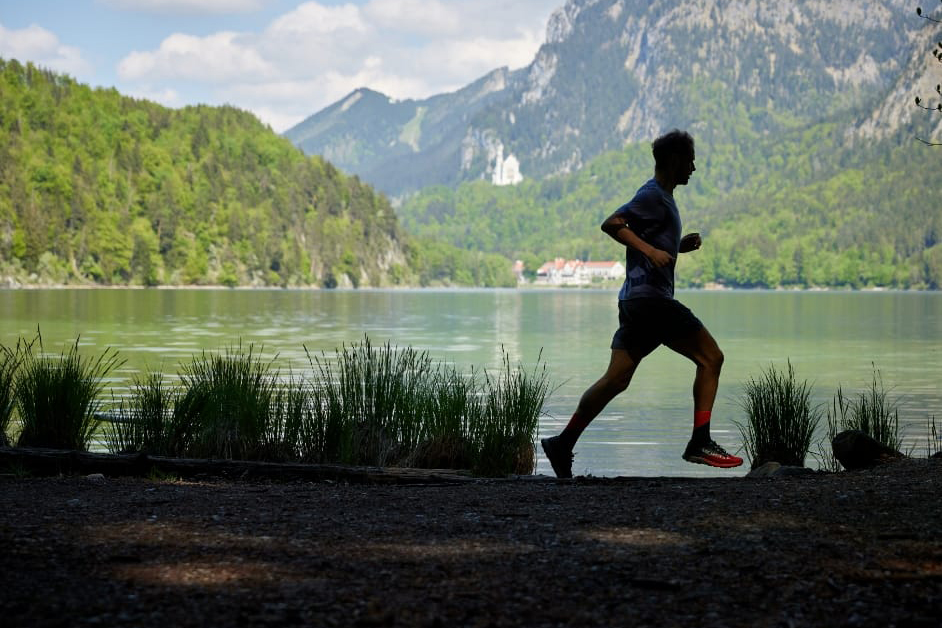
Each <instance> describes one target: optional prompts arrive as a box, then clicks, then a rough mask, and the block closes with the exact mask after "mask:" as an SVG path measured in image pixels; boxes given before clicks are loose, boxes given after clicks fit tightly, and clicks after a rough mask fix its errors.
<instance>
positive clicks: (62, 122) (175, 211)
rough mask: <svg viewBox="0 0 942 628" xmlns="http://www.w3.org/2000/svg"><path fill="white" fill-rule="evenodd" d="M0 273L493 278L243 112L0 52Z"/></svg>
mask: <svg viewBox="0 0 942 628" xmlns="http://www.w3.org/2000/svg"><path fill="white" fill-rule="evenodd" d="M0 281H2V282H3V284H5V285H14V286H15V285H17V284H22V283H29V284H50V283H51V284H94V285H129V284H134V285H146V286H153V285H158V284H187V285H199V284H223V285H229V286H236V285H250V286H323V287H335V286H386V285H429V284H450V283H455V282H461V283H465V284H470V285H506V284H508V283H512V281H513V276H512V274H511V272H510V268H509V263H507V261H506V260H505V259H503V258H501V257H498V256H493V255H490V256H489V255H486V254H482V253H479V252H467V251H462V250H457V249H455V248H454V247H451V246H449V245H447V244H442V243H437V242H428V241H426V240H422V239H416V238H410V237H408V236H407V235H406V234H405V233H404V232H403V231H402V229H401V228H400V226H399V223H398V220H397V217H396V215H395V213H394V211H393V209H392V207H391V206H390V204H389V201H388V200H387V198H386V197H385V196H383V195H382V194H379V193H377V192H376V191H375V190H373V189H372V188H371V187H370V186H368V185H366V184H365V183H363V182H362V181H360V180H359V179H358V178H357V177H351V176H347V175H344V174H342V173H341V172H340V171H339V170H337V168H335V167H334V166H333V165H331V164H330V163H328V162H327V161H325V160H323V159H322V158H320V157H307V156H305V155H304V154H303V153H302V152H301V151H300V150H298V149H297V148H296V147H294V146H293V145H292V144H291V143H290V142H289V141H288V140H286V139H285V138H283V137H280V136H278V135H277V134H275V133H274V132H272V131H271V129H270V128H268V127H267V126H265V125H263V124H262V123H261V122H259V121H258V119H257V118H255V117H254V116H253V115H251V114H250V113H247V112H245V111H240V110H238V109H235V108H233V107H205V106H199V107H185V108H183V109H179V110H173V109H168V108H165V107H161V106H160V105H157V104H154V103H151V102H147V101H143V100H136V99H133V98H129V97H126V96H122V95H121V94H119V93H118V92H117V91H115V90H103V89H94V90H93V89H91V88H89V87H88V86H86V85H82V84H80V83H77V82H76V81H74V80H73V79H71V78H69V77H67V76H63V75H59V74H56V73H53V72H50V71H48V70H43V69H39V68H37V67H35V66H34V65H32V64H31V63H26V64H22V63H20V62H19V61H17V60H8V61H5V60H3V59H0Z"/></svg>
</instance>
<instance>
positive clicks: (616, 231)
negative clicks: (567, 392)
mask: <svg viewBox="0 0 942 628" xmlns="http://www.w3.org/2000/svg"><path fill="white" fill-rule="evenodd" d="M651 148H652V152H653V153H654V163H655V165H654V178H653V179H651V180H650V181H648V182H647V183H645V184H644V185H643V186H642V187H641V189H639V190H638V191H637V193H636V194H635V196H634V198H633V199H631V201H629V202H628V203H626V204H625V205H622V206H621V207H619V208H618V209H617V210H615V213H613V214H612V215H611V216H609V217H608V218H607V219H606V220H605V222H603V223H602V231H604V232H605V233H607V234H608V235H609V236H611V237H612V238H614V239H615V240H617V241H618V242H619V243H620V244H623V245H624V246H625V248H626V251H627V260H628V263H627V272H626V277H625V283H624V285H623V286H622V288H621V291H620V292H619V293H618V322H619V328H618V331H616V332H615V335H614V337H613V338H612V345H611V348H612V356H611V361H610V362H609V365H608V370H606V371H605V374H604V375H603V376H602V378H601V379H599V380H598V381H597V382H595V383H594V384H592V386H590V387H589V389H588V390H586V391H585V393H584V394H583V395H582V398H581V399H580V400H579V405H578V407H577V408H576V412H575V414H573V415H572V418H571V419H570V420H569V424H568V425H566V427H565V428H564V429H563V431H562V432H561V433H560V434H559V435H558V436H553V437H551V438H544V439H543V440H542V441H541V442H542V445H543V451H544V452H545V453H546V457H547V458H548V459H549V461H550V464H552V465H553V471H555V472H556V476H557V477H560V478H571V477H572V458H573V453H572V450H573V447H574V446H575V444H576V441H577V440H578V438H579V436H580V435H581V434H582V432H583V430H585V428H586V426H588V424H589V423H590V422H591V421H592V419H594V418H595V417H596V416H598V414H599V413H600V412H601V411H602V409H603V408H605V406H606V405H607V404H608V402H609V401H611V400H612V399H614V398H615V396H616V395H618V394H619V393H620V392H622V391H623V390H625V389H626V388H627V387H628V384H629V383H630V382H631V377H632V375H634V372H635V369H636V368H637V367H638V364H639V363H640V362H641V360H642V359H643V358H644V357H645V356H646V355H648V354H649V353H651V352H652V351H654V349H656V348H657V347H658V346H659V345H662V344H663V345H666V346H667V347H669V348H670V349H673V350H674V351H676V352H677V353H679V354H681V355H683V356H686V357H687V358H690V359H691V360H692V361H693V362H694V363H695V364H696V365H697V374H696V377H695V378H694V382H693V407H694V419H693V435H692V436H691V438H690V442H689V443H688V444H687V448H686V450H685V451H684V454H683V458H684V460H687V461H688V462H696V463H699V464H706V465H710V466H713V467H737V466H739V465H741V464H742V458H739V457H737V456H732V455H730V454H728V453H727V452H726V451H725V450H724V449H723V448H722V447H720V446H719V445H717V444H716V443H715V442H714V441H713V440H712V439H711V438H710V414H711V412H712V410H713V401H714V399H715V398H716V390H717V387H718V385H719V378H720V370H721V368H722V366H723V352H722V351H720V348H719V346H717V344H716V340H714V339H713V336H711V335H710V332H709V331H707V329H706V327H704V326H703V323H701V322H700V320H699V319H698V318H697V317H696V316H694V314H693V313H692V312H691V311H690V310H689V309H687V308H686V307H685V306H684V305H682V304H681V303H680V302H679V301H677V300H676V299H674V265H675V263H676V260H677V255H678V254H679V253H689V252H690V251H695V250H697V249H699V248H700V244H701V240H700V235H699V234H698V233H690V234H687V235H685V236H683V237H681V221H680V214H679V213H678V211H677V205H676V204H675V203H674V197H673V193H674V188H676V187H677V186H678V185H686V184H687V182H688V181H689V180H690V175H692V174H693V173H694V171H695V170H696V167H695V166H694V159H695V151H694V142H693V138H692V137H691V136H690V135H689V134H688V133H686V132H683V131H678V130H674V131H671V132H670V133H667V134H666V135H663V136H661V137H659V138H657V139H656V140H654V142H653V143H652V145H651Z"/></svg>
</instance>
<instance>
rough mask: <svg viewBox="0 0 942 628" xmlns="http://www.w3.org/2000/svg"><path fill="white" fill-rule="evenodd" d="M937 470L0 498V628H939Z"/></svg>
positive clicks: (113, 488) (6, 489)
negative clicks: (0, 625)
mask: <svg viewBox="0 0 942 628" xmlns="http://www.w3.org/2000/svg"><path fill="white" fill-rule="evenodd" d="M940 488H942V462H936V461H932V462H930V461H925V460H906V461H902V462H898V463H894V464H889V465H885V466H883V467H880V468H878V469H874V470H870V471H862V472H853V473H851V472H845V473H838V474H823V473H816V474H810V475H807V476H794V477H780V478H764V479H746V478H743V477H742V475H741V474H739V475H737V476H736V477H730V478H724V479H684V478H617V479H598V478H581V479H579V478H577V479H575V480H572V481H558V480H555V479H550V478H532V479H516V480H506V481H475V482H466V483H461V484H435V483H430V484H424V485H423V484H419V485H415V484H412V485H369V484H348V483H340V482H287V483H279V482H265V483H260V482H230V481H211V482H178V481H155V480H146V479H133V478H109V477H102V476H92V477H64V478H25V479H23V478H16V477H10V476H6V477H2V478H0V548H2V550H0V618H2V619H0V623H2V625H3V626H5V627H7V628H14V627H20V626H22V627H30V628H39V627H42V626H139V627H143V628H171V627H178V626H266V625H272V626H724V627H727V626H733V627H736V626H744V627H746V626H749V627H756V626H770V627H771V626H775V627H779V626H781V627H783V628H784V627H793V626H881V627H885V626H913V627H915V626H925V627H927V628H928V627H930V626H931V627H933V628H934V627H936V626H939V625H942V537H940V533H942V502H940V499H939V498H940Z"/></svg>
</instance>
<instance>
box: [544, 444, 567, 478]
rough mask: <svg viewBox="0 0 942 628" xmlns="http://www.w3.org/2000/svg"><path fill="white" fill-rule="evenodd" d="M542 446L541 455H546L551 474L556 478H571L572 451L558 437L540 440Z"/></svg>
mask: <svg viewBox="0 0 942 628" xmlns="http://www.w3.org/2000/svg"><path fill="white" fill-rule="evenodd" d="M540 444H541V445H543V453H545V454H546V457H547V459H548V460H549V461H550V464H551V465H553V472H554V473H555V474H556V477H558V478H571V477H572V458H573V454H572V450H571V449H569V448H568V447H566V445H565V444H563V442H562V441H561V440H560V439H559V436H552V437H550V438H544V439H541V440H540Z"/></svg>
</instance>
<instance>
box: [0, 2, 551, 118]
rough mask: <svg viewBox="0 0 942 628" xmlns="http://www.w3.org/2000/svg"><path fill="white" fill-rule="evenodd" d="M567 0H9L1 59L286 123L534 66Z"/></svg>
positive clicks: (2, 10)
mask: <svg viewBox="0 0 942 628" xmlns="http://www.w3.org/2000/svg"><path fill="white" fill-rule="evenodd" d="M563 2H564V0H509V1H508V0H340V1H338V0H316V1H311V2H300V1H298V0H0V57H3V58H7V59H9V58H16V59H19V60H20V61H32V62H33V63H36V64H38V65H40V66H43V67H46V68H50V69H53V70H55V71H58V72H65V73H67V74H69V75H71V76H73V77H75V78H76V79H77V80H79V81H81V82H83V83H88V84H90V85H94V86H104V87H112V86H113V87H116V88H117V89H118V91H120V92H122V93H125V94H128V95H131V96H136V97H139V98H147V99H150V100H155V101H157V102H160V103H162V104H165V105H168V106H171V107H179V106H183V105H188V104H195V103H207V104H212V105H218V104H231V105H235V106H237V107H240V108H243V109H247V110H249V111H252V112H253V113H255V114H256V115H257V116H258V117H259V118H260V119H262V121H264V122H266V123H267V124H270V125H271V126H272V128H273V129H274V130H275V131H278V132H281V131H284V130H286V129H287V128H289V127H290V126H292V125H293V124H296V123H297V122H300V121H301V120H302V119H304V118H305V117H307V116H308V115H310V114H312V113H315V112H317V111H319V110H320V109H322V108H323V107H325V106H327V105H329V104H331V103H332V102H335V101H337V100H339V99H340V98H342V97H343V96H345V95H346V94H348V93H349V92H351V91H352V90H354V89H356V88H358V87H364V86H365V87H371V88H373V89H376V90H378V91H381V92H383V93H385V94H387V95H389V96H392V97H394V98H399V99H404V98H422V97H425V96H429V95H432V94H437V93H442V92H447V91H452V90H455V89H457V88H459V87H462V86H463V85H466V84H467V83H469V82H471V81H473V80H474V79H476V78H478V77H480V76H482V75H483V74H485V73H486V72H488V71H490V70H492V69H494V68H498V67H501V66H509V67H511V68H518V67H523V66H525V65H527V64H528V63H529V62H530V61H531V60H532V59H533V56H534V55H535V53H536V51H537V49H538V48H539V46H540V44H541V43H543V41H544V38H545V32H546V22H547V19H548V18H549V16H550V14H551V13H552V12H553V10H555V9H556V8H558V7H560V6H562V4H563Z"/></svg>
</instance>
